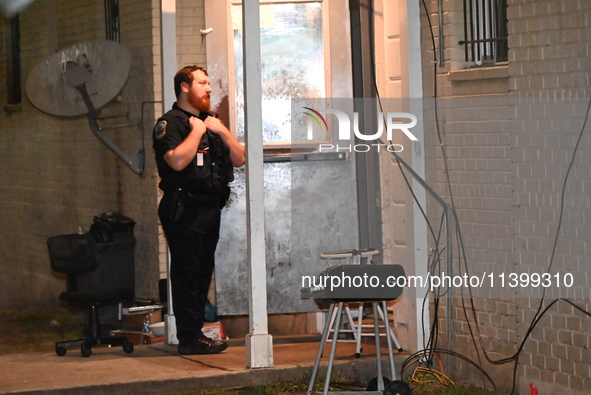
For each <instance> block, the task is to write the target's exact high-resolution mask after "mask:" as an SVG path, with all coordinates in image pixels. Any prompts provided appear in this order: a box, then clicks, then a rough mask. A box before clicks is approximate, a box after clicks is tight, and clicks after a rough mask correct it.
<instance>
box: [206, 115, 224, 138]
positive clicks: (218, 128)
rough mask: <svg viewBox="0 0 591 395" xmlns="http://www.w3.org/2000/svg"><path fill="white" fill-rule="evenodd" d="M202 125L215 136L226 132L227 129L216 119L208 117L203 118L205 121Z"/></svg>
mask: <svg viewBox="0 0 591 395" xmlns="http://www.w3.org/2000/svg"><path fill="white" fill-rule="evenodd" d="M203 123H204V124H205V127H206V128H207V129H209V130H211V131H212V132H214V133H215V134H223V133H225V132H227V131H228V128H226V126H225V125H224V123H223V122H222V121H221V120H220V119H219V118H216V117H212V116H209V117H207V118H205V121H203Z"/></svg>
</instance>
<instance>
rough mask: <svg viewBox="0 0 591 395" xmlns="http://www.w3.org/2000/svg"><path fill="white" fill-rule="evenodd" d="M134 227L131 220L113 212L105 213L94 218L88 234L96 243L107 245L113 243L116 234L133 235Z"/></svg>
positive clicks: (133, 222)
mask: <svg viewBox="0 0 591 395" xmlns="http://www.w3.org/2000/svg"><path fill="white" fill-rule="evenodd" d="M134 226H135V221H134V220H133V219H131V218H129V217H126V216H124V215H121V214H119V213H116V212H114V211H107V212H105V213H102V214H100V215H98V216H96V217H94V219H93V223H92V225H91V226H90V232H89V233H90V234H91V235H92V237H94V240H95V241H96V242H97V243H108V242H111V241H113V239H114V235H115V234H116V233H117V234H133V228H134Z"/></svg>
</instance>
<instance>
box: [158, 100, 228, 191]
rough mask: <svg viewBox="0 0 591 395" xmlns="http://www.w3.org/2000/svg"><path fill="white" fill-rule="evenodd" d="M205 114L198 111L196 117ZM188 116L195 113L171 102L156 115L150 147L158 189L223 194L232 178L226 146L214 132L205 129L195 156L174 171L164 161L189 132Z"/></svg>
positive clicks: (203, 118)
mask: <svg viewBox="0 0 591 395" xmlns="http://www.w3.org/2000/svg"><path fill="white" fill-rule="evenodd" d="M209 115H210V114H209V113H207V112H203V111H202V112H201V113H200V114H199V116H198V117H199V118H200V119H201V120H205V118H207V117H208V116H209ZM191 116H195V115H193V114H191V113H190V112H188V111H185V110H183V109H181V108H180V107H179V106H178V105H177V104H176V103H175V104H174V105H173V108H172V110H170V111H168V112H167V113H166V114H164V115H163V116H162V117H161V118H159V119H158V121H157V123H156V126H155V127H154V134H153V141H154V145H153V147H154V151H155V153H156V165H157V166H158V173H159V174H160V178H161V182H160V185H159V186H160V189H162V190H163V191H164V192H165V193H166V192H168V191H172V190H178V189H183V190H186V191H190V192H197V193H203V194H208V195H218V196H220V195H222V196H223V195H227V194H228V193H229V188H228V186H227V185H228V183H229V182H231V181H233V180H234V171H233V170H234V169H233V166H232V161H231V159H230V150H229V148H228V147H226V146H225V145H224V144H223V142H222V141H221V140H220V138H219V137H218V136H217V135H216V134H215V133H213V132H211V131H209V130H208V131H206V133H205V134H204V135H203V137H202V138H201V143H200V144H199V150H198V153H197V155H196V157H195V158H194V159H193V161H191V163H189V164H188V165H187V167H185V168H184V169H183V170H180V171H175V170H174V169H172V168H171V167H170V166H169V165H168V163H166V161H165V160H164V155H165V154H166V153H167V152H168V151H170V150H172V149H175V148H176V147H177V146H178V145H179V144H181V143H182V142H183V140H185V138H186V137H187V136H188V135H189V133H190V131H191V126H190V123H189V118H190V117H191Z"/></svg>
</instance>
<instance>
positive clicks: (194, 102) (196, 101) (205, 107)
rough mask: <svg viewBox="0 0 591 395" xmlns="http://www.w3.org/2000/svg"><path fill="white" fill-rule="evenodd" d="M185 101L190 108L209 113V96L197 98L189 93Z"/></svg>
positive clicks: (204, 95)
mask: <svg viewBox="0 0 591 395" xmlns="http://www.w3.org/2000/svg"><path fill="white" fill-rule="evenodd" d="M187 101H188V102H189V104H190V105H191V106H193V107H194V108H195V109H197V110H199V111H209V109H210V108H211V102H210V99H209V94H207V93H205V94H203V96H201V97H197V95H194V94H192V93H191V92H189V94H188V96H187Z"/></svg>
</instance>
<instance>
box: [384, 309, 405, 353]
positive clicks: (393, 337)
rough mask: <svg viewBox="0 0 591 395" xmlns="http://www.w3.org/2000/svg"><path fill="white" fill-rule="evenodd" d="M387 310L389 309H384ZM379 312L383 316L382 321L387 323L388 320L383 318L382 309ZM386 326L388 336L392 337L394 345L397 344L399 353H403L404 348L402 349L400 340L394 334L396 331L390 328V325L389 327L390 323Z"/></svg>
mask: <svg viewBox="0 0 591 395" xmlns="http://www.w3.org/2000/svg"><path fill="white" fill-rule="evenodd" d="M386 309H387V307H384V310H383V311H386ZM379 312H380V315H381V316H382V320H383V321H384V322H387V321H386V320H384V318H383V317H384V316H383V313H382V309H380V310H379ZM385 326H386V336H390V337H392V340H394V344H396V349H397V350H398V351H402V347H400V343H398V339H397V338H396V335H395V334H394V331H393V330H392V328H390V325H389V323H388V324H386V325H385Z"/></svg>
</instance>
